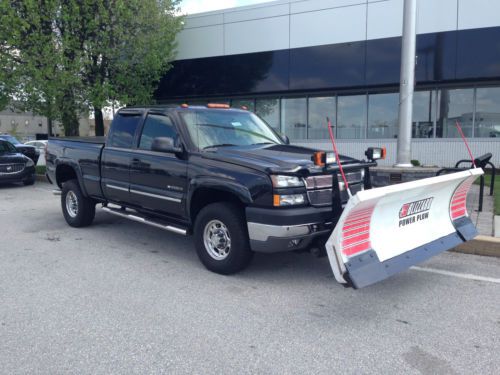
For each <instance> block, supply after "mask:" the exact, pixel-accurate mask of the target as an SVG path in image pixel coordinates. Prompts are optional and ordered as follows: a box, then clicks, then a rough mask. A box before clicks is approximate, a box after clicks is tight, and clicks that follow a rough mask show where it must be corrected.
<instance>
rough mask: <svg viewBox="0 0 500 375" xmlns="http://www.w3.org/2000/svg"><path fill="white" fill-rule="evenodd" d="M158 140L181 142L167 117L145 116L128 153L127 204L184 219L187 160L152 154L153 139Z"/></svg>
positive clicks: (156, 153) (172, 123) (159, 153)
mask: <svg viewBox="0 0 500 375" xmlns="http://www.w3.org/2000/svg"><path fill="white" fill-rule="evenodd" d="M157 137H169V138H173V139H174V141H175V142H180V138H179V133H178V131H177V129H176V127H175V124H174V122H173V120H172V119H171V118H170V117H169V116H167V115H164V114H160V113H148V115H147V117H146V119H145V121H144V126H143V127H142V132H141V136H140V138H139V144H138V145H137V148H135V149H133V150H132V152H131V168H130V200H131V203H132V204H134V205H137V206H140V207H142V208H146V209H148V210H152V211H157V212H158V213H160V214H163V215H168V216H172V217H175V218H183V217H185V211H184V206H185V196H186V191H187V189H186V186H187V160H182V159H180V158H179V157H178V156H177V155H176V154H174V153H166V152H157V151H152V150H151V146H152V143H153V139H154V138H157Z"/></svg>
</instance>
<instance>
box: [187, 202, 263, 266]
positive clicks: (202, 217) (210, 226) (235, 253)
mask: <svg viewBox="0 0 500 375" xmlns="http://www.w3.org/2000/svg"><path fill="white" fill-rule="evenodd" d="M194 237H195V245H196V252H197V254H198V257H199V258H200V261H201V262H202V263H203V265H204V266H205V267H206V268H207V269H209V270H210V271H213V272H216V273H220V274H223V275H229V274H232V273H236V272H238V271H241V270H243V269H244V268H246V267H247V266H248V265H249V264H250V261H251V260H252V257H253V252H252V251H251V250H250V245H249V241H248V232H247V229H246V223H245V219H244V217H243V213H242V211H241V209H240V207H238V206H236V205H234V204H231V203H225V202H224V203H213V204H210V205H208V206H206V207H204V208H203V209H202V210H201V211H200V213H199V214H198V216H197V218H196V222H195V225H194Z"/></svg>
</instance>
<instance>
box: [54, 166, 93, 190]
mask: <svg viewBox="0 0 500 375" xmlns="http://www.w3.org/2000/svg"><path fill="white" fill-rule="evenodd" d="M55 178H56V184H57V186H59V188H61V189H62V185H63V184H64V183H65V182H66V181H69V180H77V181H78V185H79V186H80V190H81V191H82V194H83V195H84V196H85V197H87V196H88V194H87V191H86V190H85V185H84V184H83V178H82V173H81V171H80V168H79V166H78V165H75V164H74V163H72V162H60V163H58V164H57V166H56V171H55Z"/></svg>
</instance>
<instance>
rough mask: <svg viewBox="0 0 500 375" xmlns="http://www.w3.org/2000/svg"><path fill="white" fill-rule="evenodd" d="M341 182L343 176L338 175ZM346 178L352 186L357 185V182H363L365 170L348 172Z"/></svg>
mask: <svg viewBox="0 0 500 375" xmlns="http://www.w3.org/2000/svg"><path fill="white" fill-rule="evenodd" d="M338 178H339V181H342V176H341V175H340V174H338ZM345 178H346V179H347V182H348V183H350V184H355V183H357V182H361V181H363V170H362V169H360V170H359V171H353V172H347V173H345Z"/></svg>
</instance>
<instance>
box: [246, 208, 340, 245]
mask: <svg viewBox="0 0 500 375" xmlns="http://www.w3.org/2000/svg"><path fill="white" fill-rule="evenodd" d="M246 216H247V223H248V236H249V239H250V247H251V249H252V250H253V251H256V252H262V253H275V252H282V251H294V250H307V249H309V248H311V247H313V246H317V247H322V246H324V244H325V243H326V240H327V239H328V236H329V235H330V233H331V232H332V230H333V227H334V224H335V222H336V220H337V219H338V218H334V216H333V214H332V208H331V207H326V208H316V207H300V208H286V209H284V208H281V209H280V208H257V207H247V209H246Z"/></svg>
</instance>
